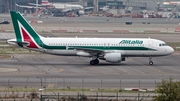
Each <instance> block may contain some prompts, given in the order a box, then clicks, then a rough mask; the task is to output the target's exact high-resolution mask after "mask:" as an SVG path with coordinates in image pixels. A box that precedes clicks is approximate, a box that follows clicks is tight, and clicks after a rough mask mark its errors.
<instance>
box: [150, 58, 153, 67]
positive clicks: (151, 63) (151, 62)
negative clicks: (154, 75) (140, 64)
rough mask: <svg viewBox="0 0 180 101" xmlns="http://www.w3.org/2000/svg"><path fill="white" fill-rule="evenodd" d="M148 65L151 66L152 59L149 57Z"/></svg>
mask: <svg viewBox="0 0 180 101" xmlns="http://www.w3.org/2000/svg"><path fill="white" fill-rule="evenodd" d="M149 65H153V61H152V57H149Z"/></svg>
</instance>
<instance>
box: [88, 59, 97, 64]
mask: <svg viewBox="0 0 180 101" xmlns="http://www.w3.org/2000/svg"><path fill="white" fill-rule="evenodd" d="M96 64H99V60H98V59H95V60H91V61H90V65H96Z"/></svg>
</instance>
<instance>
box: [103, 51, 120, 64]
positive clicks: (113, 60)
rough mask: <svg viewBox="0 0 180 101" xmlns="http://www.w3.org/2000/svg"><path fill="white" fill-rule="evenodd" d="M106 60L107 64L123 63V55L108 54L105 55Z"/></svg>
mask: <svg viewBox="0 0 180 101" xmlns="http://www.w3.org/2000/svg"><path fill="white" fill-rule="evenodd" d="M104 58H105V60H106V61H107V62H111V63H119V62H121V60H122V58H121V53H107V54H105V55H104Z"/></svg>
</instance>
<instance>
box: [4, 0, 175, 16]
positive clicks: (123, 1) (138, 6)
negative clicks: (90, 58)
mask: <svg viewBox="0 0 180 101" xmlns="http://www.w3.org/2000/svg"><path fill="white" fill-rule="evenodd" d="M165 1H177V0H49V2H54V3H55V2H56V3H58V2H63V3H65V2H71V3H76V4H80V5H82V6H84V7H94V11H95V12H97V11H98V10H99V8H100V7H104V6H109V7H110V8H113V9H128V8H129V7H130V8H131V9H133V10H144V9H147V10H156V9H157V8H158V4H157V3H161V4H163V2H165ZM29 2H31V3H36V0H0V13H8V12H9V11H10V10H19V11H20V12H24V11H27V12H29V11H33V9H31V10H29V9H27V8H20V7H16V6H15V3H17V4H19V5H28V3H29ZM38 2H39V3H41V0H38Z"/></svg>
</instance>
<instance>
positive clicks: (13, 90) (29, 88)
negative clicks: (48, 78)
mask: <svg viewBox="0 0 180 101" xmlns="http://www.w3.org/2000/svg"><path fill="white" fill-rule="evenodd" d="M8 91H9V92H39V88H32V87H27V88H26V87H24V88H23V87H21V88H20V87H13V86H9V90H8V87H6V88H5V87H4V88H2V87H1V88H0V92H8ZM43 91H46V92H64V91H67V92H82V91H83V92H103V93H120V92H122V93H137V92H138V91H125V90H120V89H119V88H114V89H112V88H111V89H110V88H106V89H93V90H91V89H90V88H84V89H82V88H69V87H67V88H65V89H63V88H44V90H43ZM142 93H155V92H148V91H147V92H142Z"/></svg>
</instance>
